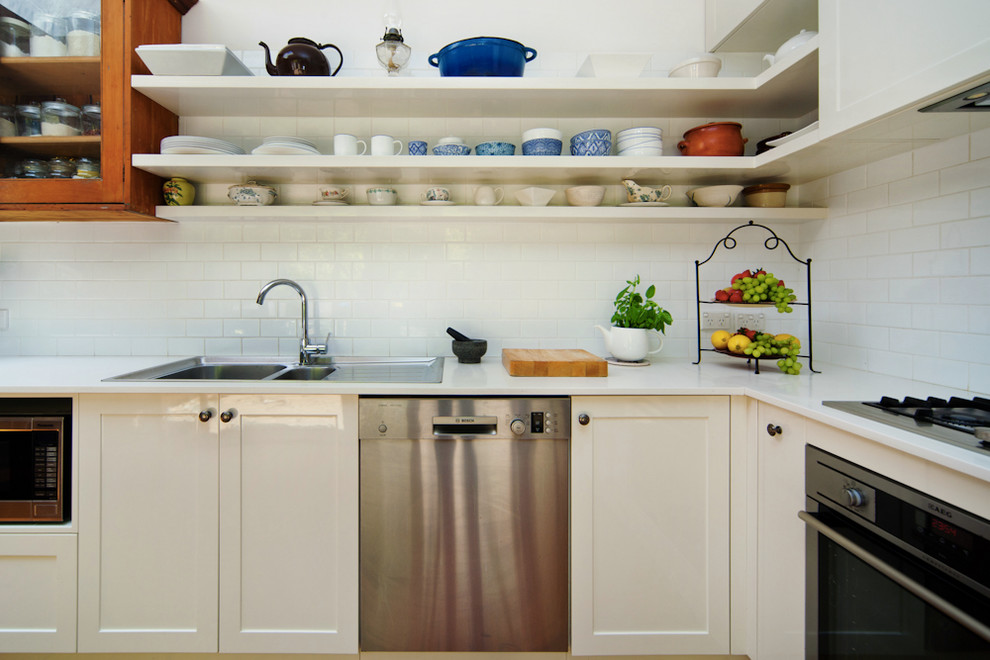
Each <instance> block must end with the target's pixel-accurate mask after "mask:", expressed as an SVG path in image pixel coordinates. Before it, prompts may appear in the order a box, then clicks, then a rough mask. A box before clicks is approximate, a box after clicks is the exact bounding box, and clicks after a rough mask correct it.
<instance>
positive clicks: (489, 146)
mask: <svg viewBox="0 0 990 660" xmlns="http://www.w3.org/2000/svg"><path fill="white" fill-rule="evenodd" d="M474 153H475V154H476V155H478V156H512V155H515V153H516V145H514V144H512V143H511V142H482V143H481V144H479V145H478V146H476V147H475V148H474Z"/></svg>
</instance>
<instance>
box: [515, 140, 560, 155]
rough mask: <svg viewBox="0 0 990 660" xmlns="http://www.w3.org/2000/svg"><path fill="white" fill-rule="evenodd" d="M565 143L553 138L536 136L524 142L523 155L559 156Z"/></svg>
mask: <svg viewBox="0 0 990 660" xmlns="http://www.w3.org/2000/svg"><path fill="white" fill-rule="evenodd" d="M563 147H564V143H563V142H561V141H560V140H555V139H553V138H535V139H533V140H526V141H525V142H523V143H522V152H523V156H559V155H560V152H561V151H562V150H563Z"/></svg>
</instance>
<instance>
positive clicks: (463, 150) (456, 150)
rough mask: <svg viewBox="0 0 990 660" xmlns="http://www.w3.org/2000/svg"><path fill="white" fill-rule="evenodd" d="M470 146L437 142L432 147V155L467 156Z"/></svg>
mask: <svg viewBox="0 0 990 660" xmlns="http://www.w3.org/2000/svg"><path fill="white" fill-rule="evenodd" d="M469 153H471V147H469V146H467V145H466V144H438V145H437V146H435V147H433V155H434V156H467V155H468V154H469Z"/></svg>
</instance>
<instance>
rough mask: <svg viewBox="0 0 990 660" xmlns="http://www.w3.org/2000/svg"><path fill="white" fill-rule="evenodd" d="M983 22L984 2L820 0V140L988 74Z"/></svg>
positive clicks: (989, 12) (989, 35) (986, 17)
mask: <svg viewBox="0 0 990 660" xmlns="http://www.w3.org/2000/svg"><path fill="white" fill-rule="evenodd" d="M988 25H990V2H987V1H986V0H945V1H944V2H938V3H932V2H930V1H928V0H901V1H900V2H896V3H892V2H889V1H885V0H820V3H819V26H820V33H821V34H820V45H819V59H820V63H821V64H820V66H821V71H820V76H819V84H820V91H819V105H820V108H819V118H820V121H821V136H822V137H829V136H832V135H835V134H837V133H841V132H843V131H846V130H848V129H851V128H854V127H856V126H860V125H862V124H865V123H867V122H870V121H872V120H874V119H877V118H880V117H882V116H884V115H886V114H889V113H892V112H894V111H896V110H899V109H902V108H905V107H908V106H911V105H914V104H917V103H919V102H921V101H929V100H931V101H935V100H939V99H940V98H942V96H948V95H949V91H951V90H954V89H956V88H961V87H964V86H966V85H969V84H975V83H976V82H977V81H978V80H981V79H983V78H985V77H987V76H988V75H990V31H988V30H987V26H988ZM957 91H962V89H958V90H957Z"/></svg>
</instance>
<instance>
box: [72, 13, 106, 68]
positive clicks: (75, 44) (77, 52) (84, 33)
mask: <svg viewBox="0 0 990 660" xmlns="http://www.w3.org/2000/svg"><path fill="white" fill-rule="evenodd" d="M65 40H66V52H67V54H68V55H69V56H70V57H71V56H76V57H98V56H99V54H100V17H99V16H98V15H96V14H94V13H92V12H88V11H81V10H80V11H74V12H72V14H71V15H70V16H69V30H68V32H67V33H66V39H65Z"/></svg>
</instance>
